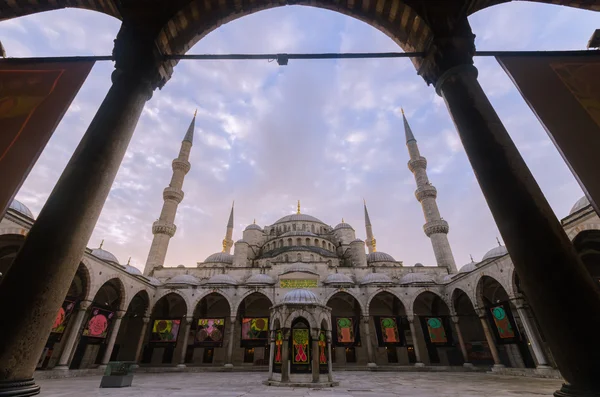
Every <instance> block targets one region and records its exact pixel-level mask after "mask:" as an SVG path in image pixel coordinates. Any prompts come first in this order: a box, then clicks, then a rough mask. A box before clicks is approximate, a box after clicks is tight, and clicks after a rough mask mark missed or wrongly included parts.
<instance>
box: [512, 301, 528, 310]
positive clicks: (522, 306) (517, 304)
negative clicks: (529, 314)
mask: <svg viewBox="0 0 600 397" xmlns="http://www.w3.org/2000/svg"><path fill="white" fill-rule="evenodd" d="M512 302H513V304H514V305H515V307H516V308H517V309H525V307H526V306H527V302H525V299H523V298H514V299H512Z"/></svg>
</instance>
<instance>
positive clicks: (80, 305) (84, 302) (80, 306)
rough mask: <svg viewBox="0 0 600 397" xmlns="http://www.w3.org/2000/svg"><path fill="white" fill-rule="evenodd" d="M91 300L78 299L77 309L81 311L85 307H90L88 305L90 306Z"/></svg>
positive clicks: (85, 308) (84, 309)
mask: <svg viewBox="0 0 600 397" xmlns="http://www.w3.org/2000/svg"><path fill="white" fill-rule="evenodd" d="M92 303H94V302H92V301H87V300H82V301H79V309H78V310H82V311H86V310H87V309H89V308H90V306H92Z"/></svg>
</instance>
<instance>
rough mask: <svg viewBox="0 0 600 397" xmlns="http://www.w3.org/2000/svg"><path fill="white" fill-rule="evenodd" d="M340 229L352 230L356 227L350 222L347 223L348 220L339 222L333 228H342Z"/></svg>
mask: <svg viewBox="0 0 600 397" xmlns="http://www.w3.org/2000/svg"><path fill="white" fill-rule="evenodd" d="M340 229H352V230H354V228H353V227H352V226H350V224H349V223H346V222H342V223H338V224H337V225H335V227H334V228H333V230H340Z"/></svg>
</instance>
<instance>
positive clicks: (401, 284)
mask: <svg viewBox="0 0 600 397" xmlns="http://www.w3.org/2000/svg"><path fill="white" fill-rule="evenodd" d="M403 119H404V129H405V134H406V144H407V148H408V152H409V155H410V160H409V162H408V168H409V170H410V171H411V172H412V173H413V174H414V177H415V182H416V186H417V190H416V191H415V197H416V199H417V201H418V202H419V203H420V204H421V207H422V209H423V213H424V215H425V221H426V222H425V224H424V226H423V231H424V233H425V234H426V235H427V236H428V237H429V238H430V239H431V243H432V249H433V252H434V254H435V259H436V262H437V263H436V266H423V265H422V264H419V263H417V264H415V265H407V264H404V263H403V262H402V261H400V260H396V259H395V258H393V257H392V256H391V255H389V254H387V253H385V252H383V251H381V250H379V249H378V248H379V247H377V242H376V239H375V233H374V232H375V231H376V227H375V226H374V225H372V224H371V220H370V218H369V213H368V208H367V204H366V203H364V207H363V209H364V219H365V225H364V227H365V229H364V231H365V233H364V236H365V237H366V238H365V240H362V239H360V238H359V236H357V231H356V229H355V228H354V227H353V226H352V225H350V224H348V223H345V222H344V221H343V220H342V222H341V223H339V224H337V225H336V226H333V227H332V226H330V225H329V224H328V223H326V222H324V221H322V220H321V219H319V218H317V217H314V216H311V215H308V214H305V213H303V212H302V209H301V206H300V202H298V208H297V211H296V213H294V214H290V215H287V216H284V217H282V218H281V219H278V220H276V221H275V222H274V223H272V224H268V225H264V226H260V225H258V224H256V223H252V224H250V225H248V226H247V227H246V228H245V229H244V231H243V233H242V239H240V240H237V241H235V242H234V241H233V239H232V236H233V228H234V208H233V206H232V208H231V212H230V215H229V219H228V222H227V225H226V228H225V235H224V238H223V240H222V249H221V250H220V251H219V252H216V253H214V254H212V255H210V256H208V257H207V258H206V259H205V260H204V261H202V262H198V263H197V265H196V266H192V267H185V266H177V267H169V266H165V263H164V261H165V258H166V254H167V250H168V245H169V241H170V239H171V238H173V237H174V236H175V234H176V230H177V227H176V224H175V215H176V212H177V206H178V205H179V203H181V201H182V200H183V198H184V194H183V190H182V189H183V184H184V179H185V175H186V174H187V172H188V171H189V170H190V167H191V164H190V162H189V156H190V152H191V149H192V146H193V137H194V128H195V116H194V119H193V120H192V122H191V124H190V126H189V128H188V130H187V132H186V134H185V137H184V140H183V142H182V145H181V150H180V152H179V155H178V157H177V158H176V159H175V160H173V163H172V167H173V177H172V179H171V181H170V183H169V185H168V186H167V187H166V188H165V189H164V191H163V198H164V204H163V208H162V211H161V213H160V217H159V218H158V220H157V221H156V222H154V224H153V225H152V233H153V235H154V239H153V242H152V245H151V248H150V250H149V254H148V259H147V262H146V265H145V268H144V271H143V272H142V271H140V270H139V269H137V268H136V267H133V266H131V265H130V264H129V263H127V264H122V263H121V262H120V261H119V260H118V259H117V258H116V257H115V256H114V255H113V254H111V253H110V252H109V251H107V250H106V249H104V248H103V246H102V245H101V246H100V247H98V248H95V249H87V250H86V252H85V253H84V255H83V258H82V259H81V262H80V265H79V268H78V270H77V272H76V274H75V275H74V278H73V281H72V283H71V287H70V289H69V292H68V294H67V296H66V297H65V300H64V304H63V306H62V308H61V309H60V311H59V313H58V314H57V318H56V321H55V323H54V325H53V328H52V330H50V332H49V336H48V342H47V344H46V348H45V350H44V352H43V354H42V356H41V357H40V361H39V363H38V369H39V370H40V371H41V370H48V369H52V370H54V371H60V370H65V371H68V370H77V369H93V368H98V367H100V368H102V366H103V365H106V364H107V363H108V362H109V361H115V360H117V361H135V362H137V363H138V365H139V366H140V367H142V368H144V367H175V368H180V369H183V368H186V367H191V366H198V367H202V366H210V367H222V368H232V367H233V368H239V367H254V366H257V367H260V366H264V367H265V368H267V367H268V368H269V380H273V381H285V380H286V379H288V378H289V377H290V376H297V377H299V378H298V379H312V380H313V381H318V380H319V379H321V380H322V381H323V380H325V381H327V380H328V381H332V378H331V370H332V369H334V370H335V369H336V368H349V367H367V368H372V369H376V368H386V367H389V366H415V367H429V366H440V367H449V366H460V367H463V368H466V369H477V368H490V367H491V368H492V369H493V370H494V371H509V370H511V369H515V370H520V369H529V371H532V372H533V373H538V374H544V373H545V372H548V371H552V368H554V367H555V364H554V361H553V359H552V354H551V352H550V350H549V349H548V347H547V345H546V343H545V339H544V332H543V329H540V327H538V325H537V322H536V319H535V316H534V315H533V313H532V312H531V310H530V309H529V306H528V304H527V297H526V296H525V295H524V294H523V291H522V290H521V289H520V288H519V280H518V276H517V275H516V273H515V269H514V266H513V264H512V261H511V258H510V255H509V253H508V251H507V249H506V248H505V247H504V246H503V245H501V244H500V242H498V245H497V246H496V247H493V248H492V249H490V250H489V251H488V252H487V253H486V254H485V255H484V256H483V258H481V260H480V261H475V260H473V259H472V260H471V262H470V263H468V264H465V265H463V266H462V267H460V269H457V266H456V263H455V260H454V257H453V254H452V249H451V246H450V244H449V242H448V239H447V234H448V232H449V225H448V223H447V222H446V221H445V220H444V219H443V218H442V216H441V214H440V212H439V210H438V207H437V204H436V199H437V190H436V189H435V187H434V186H433V185H432V184H431V182H430V181H429V179H428V176H427V172H426V169H427V160H426V159H425V157H423V156H421V154H420V152H419V148H418V145H417V141H416V139H415V137H414V134H413V132H412V130H411V128H410V126H409V124H408V122H407V120H406V118H405V117H404V116H403ZM34 221H35V220H34V217H33V214H32V213H31V211H30V210H29V209H28V208H27V207H26V206H25V205H23V204H22V203H20V202H18V201H14V202H13V203H12V205H11V207H10V209H9V211H8V212H7V214H6V216H5V217H4V218H3V219H2V221H1V222H0V273H2V274H5V273H6V272H7V271H9V268H10V265H11V263H12V260H13V259H14V257H15V255H16V253H17V251H18V250H19V247H20V246H21V245H22V243H23V241H24V239H25V238H26V236H27V233H28V231H29V229H30V228H31V226H32V224H33V222H34ZM562 224H563V227H564V229H565V231H566V232H567V234H568V236H569V237H570V238H571V240H572V241H573V243H574V245H575V249H576V250H577V251H578V253H579V254H580V255H581V257H582V259H583V261H584V263H585V264H586V266H587V267H588V269H589V271H590V273H591V274H592V276H593V277H594V278H595V279H599V278H600V259H599V257H600V249H599V248H598V246H599V245H598V241H600V219H599V218H598V215H597V214H596V212H595V211H594V210H593V209H592V207H591V205H590V204H589V201H587V199H586V198H582V199H580V200H579V201H578V202H577V203H576V204H575V205H574V206H573V208H572V210H571V212H570V214H569V215H568V216H567V217H565V218H564V219H563V220H562ZM597 264H598V265H597ZM286 357H288V358H289V360H288V359H286ZM292 374H296V375H292ZM311 374H312V375H311ZM319 374H320V375H319ZM319 377H321V378H319Z"/></svg>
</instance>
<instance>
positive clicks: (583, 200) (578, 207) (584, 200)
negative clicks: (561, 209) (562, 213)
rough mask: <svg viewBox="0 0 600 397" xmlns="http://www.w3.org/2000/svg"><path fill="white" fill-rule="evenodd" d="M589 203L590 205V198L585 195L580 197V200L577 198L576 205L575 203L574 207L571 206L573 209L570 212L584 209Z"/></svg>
mask: <svg viewBox="0 0 600 397" xmlns="http://www.w3.org/2000/svg"><path fill="white" fill-rule="evenodd" d="M588 205H590V200H588V198H587V197H585V196H583V197H582V198H580V199H579V200H577V202H576V203H575V205H573V208H571V211H570V212H569V215H571V214H574V213H576V212H577V211H579V210H582V209H584V208H585V207H587V206H588Z"/></svg>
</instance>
